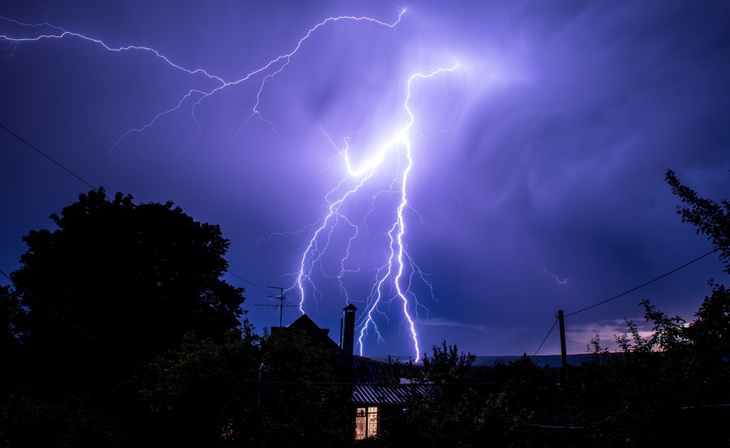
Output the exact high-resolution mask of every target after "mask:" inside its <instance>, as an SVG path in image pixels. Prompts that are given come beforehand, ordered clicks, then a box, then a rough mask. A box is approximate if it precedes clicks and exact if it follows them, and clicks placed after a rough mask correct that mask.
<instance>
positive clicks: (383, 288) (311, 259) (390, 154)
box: [296, 64, 458, 362]
mask: <svg viewBox="0 0 730 448" xmlns="http://www.w3.org/2000/svg"><path fill="white" fill-rule="evenodd" d="M457 67H458V64H455V65H453V66H451V67H449V68H439V69H437V70H434V71H431V72H428V73H416V74H413V75H411V76H410V77H409V78H408V80H407V81H406V95H405V99H404V101H403V110H404V111H405V120H404V121H403V122H402V123H400V124H397V125H396V126H394V128H395V129H394V131H393V133H392V137H391V138H390V140H388V141H387V142H385V143H382V144H381V145H379V146H377V147H375V148H373V150H372V151H368V154H370V157H369V158H368V159H366V160H365V161H364V162H362V163H361V164H359V165H358V166H356V165H355V164H354V163H353V162H352V161H351V158H350V147H349V144H348V141H347V139H345V142H344V143H345V147H344V149H339V150H338V151H339V153H340V155H341V156H342V158H343V160H344V164H345V166H346V167H347V177H346V178H345V179H343V180H342V181H341V182H340V183H339V185H338V186H337V187H336V188H334V189H333V190H331V191H330V192H329V194H328V195H327V198H326V200H327V203H328V208H327V213H326V215H325V217H324V218H323V219H322V220H321V221H320V224H319V226H317V227H316V229H315V230H314V232H313V233H312V236H311V237H310V239H309V241H308V244H307V246H306V248H305V250H304V251H303V253H302V256H301V260H300V266H299V272H298V273H297V281H296V287H297V289H298V290H299V293H300V304H299V309H300V310H301V311H302V312H304V306H305V303H306V299H307V297H308V295H309V294H308V293H307V288H311V290H312V291H313V294H312V296H314V297H315V298H316V297H317V296H319V295H320V291H318V289H317V284H316V282H315V281H314V280H313V278H312V277H313V272H314V269H315V267H317V266H320V265H321V262H322V257H323V256H324V254H325V252H326V251H327V250H328V249H329V246H330V241H331V240H330V236H331V235H332V233H333V232H334V231H335V230H336V227H337V226H339V225H343V226H346V227H349V228H350V229H351V234H350V235H349V237H348V240H347V244H346V247H345V250H344V256H343V257H342V258H340V270H339V272H338V273H337V279H338V281H339V288H340V291H341V292H342V293H343V294H344V295H345V298H346V300H347V301H350V300H351V298H350V297H349V294H348V292H347V288H346V287H345V285H344V284H343V283H342V279H343V278H344V277H345V275H347V273H348V270H347V268H346V267H345V262H346V261H347V259H348V258H349V257H350V254H351V249H352V243H353V242H354V241H355V240H356V238H357V237H358V236H359V233H360V232H361V231H363V229H364V228H365V227H366V221H367V218H368V217H369V213H366V214H365V219H364V221H363V222H362V223H355V222H354V220H353V219H351V218H350V217H349V215H348V213H346V212H344V211H343V209H344V208H345V207H346V205H347V203H348V201H351V200H354V197H356V196H361V195H362V194H365V193H362V190H364V189H365V187H366V185H367V184H368V183H371V182H374V179H375V177H376V175H378V174H379V173H380V172H381V171H383V170H384V169H386V168H384V165H385V164H386V163H387V162H388V161H391V159H395V162H396V166H397V168H396V174H395V175H394V176H392V177H391V178H389V179H390V182H389V184H388V188H387V189H383V190H380V191H378V192H377V194H376V196H374V197H373V198H372V201H371V202H370V211H372V210H374V208H375V200H376V199H377V195H395V196H396V197H397V198H398V199H397V201H395V210H394V213H393V219H392V221H391V222H392V224H391V225H390V228H389V229H388V230H387V232H386V235H387V242H388V244H387V251H386V255H385V257H384V262H383V264H381V265H380V266H378V267H377V268H376V269H375V273H374V278H373V284H372V287H371V289H370V294H369V296H368V297H367V298H366V299H365V301H364V302H365V311H364V313H363V317H361V318H360V319H359V321H358V322H359V323H358V328H357V331H358V338H357V348H358V350H359V351H360V354H362V351H363V347H364V339H365V338H366V337H367V336H368V333H369V332H370V331H373V332H374V333H375V335H376V336H377V338H378V340H382V336H381V334H380V331H379V330H378V327H377V325H376V323H375V318H374V315H375V314H377V313H380V314H383V315H385V313H384V312H383V311H382V309H381V306H383V305H386V306H390V305H392V304H393V302H396V304H397V305H398V306H399V307H400V308H401V309H402V313H403V323H404V325H405V327H406V331H407V333H408V335H409V337H410V339H411V342H412V346H413V350H414V353H415V360H416V362H417V361H418V360H419V358H420V347H419V343H418V334H417V332H416V326H415V319H416V317H417V314H416V313H417V311H418V308H419V307H420V306H421V305H420V304H419V302H418V299H417V296H416V294H415V293H414V292H413V290H412V287H411V285H412V283H413V280H414V278H415V277H417V278H418V279H420V280H421V281H422V282H423V283H424V284H425V285H426V286H427V287H428V288H429V289H430V288H431V283H430V282H429V281H428V280H427V279H426V278H425V276H424V274H423V272H422V271H421V269H420V268H419V267H418V265H417V264H416V263H415V261H414V260H413V258H412V257H411V256H410V255H409V253H408V251H407V247H406V243H405V233H406V229H407V223H406V219H405V216H404V212H405V210H406V209H407V208H408V207H409V204H408V180H409V174H410V172H411V169H412V168H413V146H412V143H411V140H410V138H411V133H412V131H413V128H414V125H415V115H414V113H413V111H412V110H411V107H410V100H411V97H412V87H413V84H414V83H415V82H416V80H419V79H426V78H431V77H433V76H436V75H438V74H441V73H444V72H450V71H453V70H456V69H457ZM391 163H392V161H391ZM391 168H392V167H391ZM350 180H353V181H354V185H353V186H352V187H350V188H346V187H344V186H345V185H346V184H347V183H348V181H350ZM431 292H432V290H431ZM431 295H432V296H433V293H431ZM386 316H387V315H386Z"/></svg>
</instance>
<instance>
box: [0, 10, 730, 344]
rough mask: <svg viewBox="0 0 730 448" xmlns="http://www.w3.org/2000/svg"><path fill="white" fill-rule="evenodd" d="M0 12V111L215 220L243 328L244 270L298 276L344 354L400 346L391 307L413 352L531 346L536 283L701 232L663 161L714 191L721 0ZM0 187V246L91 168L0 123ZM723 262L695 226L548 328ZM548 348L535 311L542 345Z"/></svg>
mask: <svg viewBox="0 0 730 448" xmlns="http://www.w3.org/2000/svg"><path fill="white" fill-rule="evenodd" d="M149 3H152V4H151V5H150V4H149ZM446 5H448V6H446ZM403 11H405V12H403ZM0 16H1V17H0V124H2V125H3V126H5V127H7V128H8V129H10V130H12V131H13V132H15V133H17V134H18V135H19V136H21V137H22V138H24V139H26V140H27V141H28V142H30V143H31V144H32V145H34V146H35V147H36V148H38V149H40V150H41V151H43V152H44V153H45V154H47V155H48V156H49V157H51V158H53V159H54V160H56V161H57V162H59V163H60V164H62V165H63V166H64V167H66V168H67V169H69V170H70V171H72V172H73V173H74V174H75V175H77V176H78V177H80V178H81V179H83V180H84V181H86V182H88V183H90V184H91V185H94V186H103V187H104V188H105V189H106V190H107V192H108V193H109V194H111V195H113V194H114V193H115V192H117V191H121V192H123V193H127V194H131V195H132V196H133V197H134V198H135V200H136V201H137V202H166V201H173V202H174V203H175V204H176V205H179V206H180V207H182V208H183V210H184V211H185V212H187V213H188V214H190V215H191V216H193V217H194V218H195V219H196V220H199V221H202V222H210V223H213V224H219V225H220V226H221V228H222V230H223V234H224V236H225V237H226V238H228V239H229V240H230V241H231V246H230V250H229V252H228V255H227V258H228V260H229V263H230V273H231V275H229V276H228V277H227V280H228V281H229V282H231V283H232V284H235V285H237V286H242V287H245V288H246V294H245V295H246V297H247V300H246V302H245V304H244V307H245V308H246V309H248V310H249V313H248V318H249V319H250V321H251V322H252V323H253V324H254V325H255V326H256V328H257V329H258V330H259V331H263V329H264V327H271V326H274V325H278V322H279V315H278V312H277V311H276V309H275V308H273V307H269V306H256V305H262V304H263V305H267V304H268V305H273V304H276V303H277V302H276V300H274V299H272V298H271V296H272V295H276V294H277V293H278V291H277V290H276V289H273V288H269V286H281V287H284V288H286V289H287V292H286V297H287V301H288V302H289V303H291V304H293V305H296V306H293V307H288V308H286V309H285V310H284V323H285V324H287V323H290V322H291V321H293V320H294V319H295V318H296V317H297V316H298V315H299V313H300V312H299V310H298V309H297V307H298V306H300V301H301V298H302V297H301V292H300V290H299V288H298V287H297V286H296V285H297V283H298V282H299V283H301V284H302V285H303V291H304V302H302V303H301V307H302V308H303V309H304V311H305V312H307V313H308V314H309V315H310V317H312V318H313V319H314V320H315V321H316V322H317V323H318V324H320V325H321V326H323V327H329V328H331V329H332V334H333V336H334V337H335V339H337V338H338V336H337V334H338V333H339V325H340V324H339V321H340V316H341V314H342V311H341V310H342V308H343V307H344V306H345V305H346V304H347V303H348V302H347V300H349V301H350V302H352V303H354V304H355V306H357V307H358V308H359V310H360V311H359V313H358V316H359V317H360V318H361V319H360V321H359V323H360V324H361V326H362V325H365V324H366V323H367V324H368V326H367V328H366V332H367V334H365V335H364V336H363V339H362V340H363V343H364V348H363V354H365V355H383V354H392V355H396V356H402V357H406V358H407V357H414V356H415V346H414V338H413V334H412V332H411V328H410V324H409V322H408V316H410V318H411V320H412V321H413V328H414V331H415V333H416V334H417V335H418V337H417V340H418V343H419V351H420V353H423V352H425V351H429V350H430V347H431V346H432V345H434V344H439V343H440V342H441V341H442V340H443V339H446V341H447V342H448V343H450V344H454V343H455V344H457V345H458V347H459V349H460V350H463V351H470V352H472V353H476V354H479V355H514V354H518V355H519V354H522V353H525V352H526V353H527V354H530V355H531V354H533V353H534V352H535V351H536V350H537V348H538V346H539V345H540V343H541V341H542V340H543V338H544V337H545V335H546V334H547V332H548V330H549V329H550V328H551V326H552V324H553V322H554V321H555V313H556V311H557V310H558V309H563V310H565V312H566V313H572V312H575V311H578V310H581V309H583V308H585V307H588V306H590V305H592V304H594V303H597V302H600V301H602V300H606V299H608V298H611V297H613V296H616V295H618V294H621V293H623V292H624V291H627V290H629V289H631V288H634V287H635V286H637V285H640V284H642V283H644V282H647V281H648V280H651V279H653V278H656V277H658V276H660V275H662V274H665V273H666V272H668V271H670V270H672V269H674V268H676V267H678V266H681V265H683V264H684V263H687V262H689V261H690V260H692V259H695V258H697V257H699V256H701V255H703V254H705V253H707V252H708V251H710V250H711V249H712V247H711V245H710V244H709V243H708V241H707V240H706V239H705V238H704V237H703V236H701V235H696V234H695V229H694V228H693V227H692V226H691V225H689V224H683V223H682V222H681V219H680V217H679V216H678V215H677V214H676V207H677V205H678V204H679V201H678V199H677V198H676V197H675V196H673V195H672V194H671V191H670V188H669V186H668V185H667V184H666V182H665V180H664V175H665V172H666V170H667V169H672V170H674V171H675V172H676V173H677V175H678V177H679V179H680V180H681V181H682V182H683V183H684V184H686V185H689V186H690V187H692V188H694V189H695V190H696V191H698V193H699V194H700V195H701V196H704V197H709V198H713V199H715V200H718V201H719V200H720V199H727V198H729V197H730V173H729V171H730V157H729V154H730V153H729V152H728V151H729V150H730V88H728V81H729V80H730V57H728V55H730V27H728V23H730V4H729V3H728V2H721V1H717V2H701V3H696V2H666V1H641V2H636V1H633V2H628V1H627V2H590V1H560V2H558V1H549V2H524V1H523V2H506V1H505V2H481V1H473V2H465V1H450V2H440V1H419V2H413V4H405V3H404V4H395V3H392V2H383V1H317V2H299V1H288V2H283V1H276V2H253V1H233V0H230V1H216V2H173V1H164V2H163V1H160V2H147V1H123V2H79V1H64V2H51V3H50V4H45V3H36V2H32V1H5V2H3V4H2V6H0ZM335 17H339V19H336V20H327V19H328V18H335ZM310 31H311V32H310ZM64 33H65V34H64ZM44 36H45V37H44ZM439 70H440V71H439ZM414 75H415V76H414ZM348 162H349V168H350V170H351V171H357V170H360V171H361V172H359V173H350V174H348ZM373 163H374V164H373ZM0 187H1V188H0V210H2V211H1V212H0V216H1V218H0V247H1V248H2V250H1V251H0V253H1V255H2V256H1V257H0V269H1V270H2V271H3V272H6V273H10V272H12V271H14V270H15V269H17V268H18V267H19V266H20V265H19V258H20V256H21V254H22V253H24V251H25V245H24V243H23V242H22V241H21V237H22V236H23V235H25V234H27V233H28V232H29V231H30V230H31V229H40V228H49V229H52V228H54V227H53V222H52V221H51V220H50V218H49V215H50V214H51V213H58V212H60V211H61V209H62V208H63V207H64V206H66V205H69V204H71V203H72V202H74V201H75V200H76V199H77V198H78V195H79V194H80V193H85V192H88V191H89V189H90V188H89V186H88V185H86V184H84V183H83V182H82V181H80V180H79V179H77V178H76V177H74V176H72V175H71V174H69V173H68V172H66V171H64V170H63V169H62V168H60V167H59V166H58V165H56V164H54V163H53V162H51V161H50V160H48V159H47V158H45V157H43V155H41V154H39V153H38V152H36V151H34V150H33V149H32V148H30V147H28V146H27V145H26V144H24V143H22V142H21V141H19V140H18V139H17V138H15V137H14V136H12V135H11V134H9V133H8V132H6V131H4V130H1V129H0ZM404 200H405V201H407V203H405V202H404ZM333 207H334V210H335V213H333V214H332V216H330V217H329V218H326V217H327V216H328V213H330V211H331V210H332V208H333ZM399 247H403V248H404V249H405V251H406V252H405V253H404V254H403V256H402V257H400V258H397V257H395V258H391V257H390V253H391V251H396V252H398V249H399ZM396 255H397V253H396ZM399 260H400V262H399ZM302 264H304V266H305V268H304V271H301V272H300V269H301V268H300V266H301V265H302ZM399 267H400V268H401V271H400V272H401V275H400V276H398V275H397V274H398V272H399V271H398V269H399ZM389 269H390V270H389ZM388 273H390V275H388ZM725 277H726V274H723V273H722V272H721V265H720V263H719V261H718V258H717V255H716V254H713V255H710V256H708V257H705V258H703V259H702V260H700V261H698V262H696V263H694V264H692V265H690V266H689V267H687V268H684V269H682V270H680V271H678V272H676V273H674V274H672V275H670V276H667V277H665V278H663V279H661V280H659V281H657V282H654V283H651V284H650V285H649V286H646V287H644V288H641V289H639V290H637V291H634V292H632V293H629V294H626V295H625V296H623V297H621V298H618V299H616V300H613V301H611V302H609V303H607V304H605V305H602V306H599V307H596V308H592V309H590V310H587V311H585V312H581V313H578V314H575V315H573V316H571V317H569V318H568V319H567V321H566V325H567V332H568V351H569V352H572V353H584V352H586V345H587V343H588V342H589V340H590V339H591V337H593V336H595V335H596V334H600V335H601V338H602V340H603V341H610V340H612V337H613V335H614V334H619V333H621V332H622V331H623V329H624V328H625V326H624V323H623V320H624V318H629V319H634V320H637V321H640V320H641V318H642V314H643V310H642V309H641V308H640V307H639V306H638V303H639V301H641V300H642V299H651V300H652V302H653V303H654V304H655V305H657V307H658V308H659V309H660V310H663V311H665V312H667V313H669V314H671V315H674V314H680V315H682V316H683V317H685V318H686V319H691V318H692V317H693V314H694V312H695V311H696V310H697V308H698V307H699V305H700V304H701V302H702V299H703V298H704V296H705V295H707V294H708V293H709V291H710V288H709V287H708V285H707V280H708V279H710V278H714V279H716V280H717V281H720V282H725V281H726V278H725ZM396 279H397V282H396ZM378 282H381V283H382V285H381V288H380V289H379V290H378V288H377V283H378ZM8 283H9V280H8V279H7V278H0V284H8ZM378 291H380V294H381V295H380V296H378ZM399 291H400V292H399ZM400 296H402V297H403V298H405V299H407V303H405V302H404V301H403V299H402V298H401V297H400ZM375 299H379V300H380V301H379V303H377V304H376V303H375V302H374V300H375ZM416 302H417V303H418V304H416ZM368 310H370V315H371V318H372V321H371V322H370V323H368V322H366V321H365V320H363V318H364V317H365V316H366V315H367V314H368V312H367V311H368ZM404 310H405V312H404ZM405 313H407V315H406V314H405ZM375 325H377V328H378V330H379V334H380V337H378V335H377V333H378V332H377V331H376V330H375V328H376V327H375ZM558 351H559V340H558V335H557V331H554V332H553V333H552V334H551V336H550V337H549V338H548V339H547V341H546V342H545V345H544V346H543V347H542V349H541V350H540V354H550V353H556V352H558Z"/></svg>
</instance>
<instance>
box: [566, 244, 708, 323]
mask: <svg viewBox="0 0 730 448" xmlns="http://www.w3.org/2000/svg"><path fill="white" fill-rule="evenodd" d="M719 250H720V249H719V248H716V249H713V250H711V251H709V252H707V253H706V254H703V255H700V256H699V257H697V258H695V259H693V260H691V261H688V262H687V263H684V264H683V265H681V266H679V267H676V268H674V269H672V270H671V271H669V272H666V273H664V274H662V275H660V276H658V277H654V278H653V279H651V280H649V281H647V282H644V283H642V284H640V285H638V286H635V287H633V288H631V289H629V290H627V291H624V292H622V293H621V294H617V295H615V296H613V297H610V298H608V299H606V300H602V301H600V302H597V303H594V304H593V305H590V306H587V307H585V308H581V309H579V310H578V311H573V312H572V313H568V314H566V315H565V317H570V316H575V315H576V314H578V313H582V312H584V311H588V310H590V309H592V308H596V307H597V306H601V305H604V304H606V303H608V302H611V301H613V300H616V299H618V298H620V297H623V296H625V295H626V294H629V293H632V292H634V291H636V290H638V289H641V288H643V287H645V286H648V285H650V284H652V283H654V282H656V281H658V280H661V279H663V278H664V277H667V276H669V275H671V274H674V273H675V272H677V271H679V270H681V269H684V268H686V267H687V266H689V265H691V264H693V263H696V262H698V261H700V260H702V259H703V258H705V257H707V256H708V255H711V254H714V253H715V252H717V251H719Z"/></svg>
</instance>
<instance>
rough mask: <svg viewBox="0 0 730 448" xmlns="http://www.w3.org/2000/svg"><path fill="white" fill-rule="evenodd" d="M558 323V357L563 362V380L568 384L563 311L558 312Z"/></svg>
mask: <svg viewBox="0 0 730 448" xmlns="http://www.w3.org/2000/svg"><path fill="white" fill-rule="evenodd" d="M557 318H558V323H559V324H560V357H561V359H562V361H563V379H564V380H565V382H566V383H567V382H568V353H567V351H566V350H565V315H564V313H563V310H558V315H557Z"/></svg>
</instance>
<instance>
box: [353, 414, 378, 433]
mask: <svg viewBox="0 0 730 448" xmlns="http://www.w3.org/2000/svg"><path fill="white" fill-rule="evenodd" d="M377 435H378V407H377V406H369V407H366V408H357V413H356V415H355V440H363V439H366V438H368V437H376V436H377Z"/></svg>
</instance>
